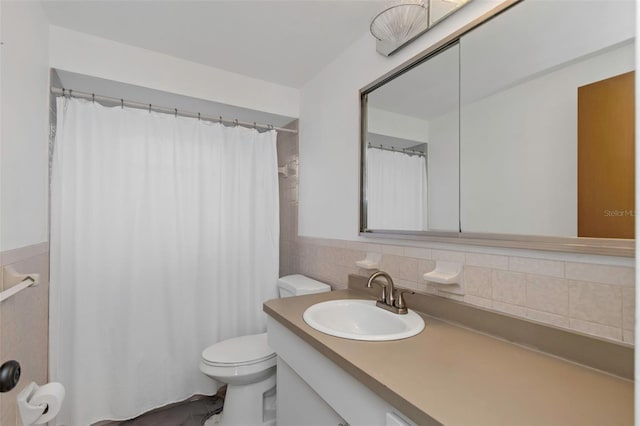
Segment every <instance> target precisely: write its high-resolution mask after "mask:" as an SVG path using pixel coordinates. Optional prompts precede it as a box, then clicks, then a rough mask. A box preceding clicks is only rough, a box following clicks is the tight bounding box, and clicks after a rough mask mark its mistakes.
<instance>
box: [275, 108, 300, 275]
mask: <svg viewBox="0 0 640 426" xmlns="http://www.w3.org/2000/svg"><path fill="white" fill-rule="evenodd" d="M286 127H288V128H290V129H296V130H297V129H298V120H295V121H293V122H292V123H290V124H289V125H288V126H286ZM277 147H278V166H279V167H282V166H285V168H286V169H287V176H286V177H285V176H284V175H282V174H279V178H278V181H279V190H280V276H284V275H289V274H292V273H294V265H293V263H292V260H293V259H295V256H294V255H295V252H294V250H295V246H296V239H297V236H298V135H297V134H293V133H284V132H278V139H277Z"/></svg>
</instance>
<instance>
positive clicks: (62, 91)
mask: <svg viewBox="0 0 640 426" xmlns="http://www.w3.org/2000/svg"><path fill="white" fill-rule="evenodd" d="M51 93H53V94H54V95H62V96H70V97H74V98H82V99H87V100H90V101H94V102H95V101H98V102H112V103H115V104H116V105H121V106H122V107H125V106H128V107H133V108H144V109H148V110H149V111H156V112H164V113H167V114H174V115H176V116H178V115H179V116H181V117H190V118H197V119H200V120H207V121H213V122H216V123H221V124H231V125H234V126H243V127H251V128H254V129H265V130H276V131H278V132H285V133H294V134H297V133H298V131H297V130H293V129H286V128H284V127H275V126H273V125H271V124H260V123H256V122H255V121H254V122H248V121H239V120H238V119H235V120H228V119H225V118H223V117H222V116H221V115H220V116H217V117H216V116H213V115H204V114H200V113H199V112H191V111H184V110H179V109H178V108H168V107H163V106H158V105H152V104H145V103H142V102H135V101H128V100H126V99H121V98H113V97H111V96H102V95H96V94H95V93H87V92H80V91H78V90H72V89H66V88H61V87H52V88H51Z"/></svg>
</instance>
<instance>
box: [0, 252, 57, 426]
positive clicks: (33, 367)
mask: <svg viewBox="0 0 640 426" xmlns="http://www.w3.org/2000/svg"><path fill="white" fill-rule="evenodd" d="M10 269H13V270H14V271H16V272H17V273H23V274H31V273H38V274H40V284H39V285H37V286H34V287H29V288H27V289H25V290H24V291H22V292H20V293H18V294H16V295H15V296H13V297H12V298H10V299H7V300H5V301H4V302H0V363H3V362H5V361H8V360H11V359H15V360H16V361H18V362H19V363H20V365H21V367H22V375H21V377H20V381H19V383H18V386H17V387H16V388H14V389H13V390H11V391H10V392H6V393H1V394H0V425H3V426H4V425H7V426H9V425H19V424H21V423H20V420H19V414H18V411H17V406H16V395H17V394H18V392H20V390H22V388H24V387H25V386H26V385H28V384H29V383H31V382H32V381H33V382H36V383H38V384H44V383H47V382H48V365H49V362H48V355H49V337H48V335H49V246H48V243H42V244H36V245H33V246H28V247H23V248H19V249H16V250H9V251H4V252H2V253H0V291H1V290H7V289H8V288H10V287H12V286H13V285H15V284H16V280H13V279H11V276H10V272H9V270H10Z"/></svg>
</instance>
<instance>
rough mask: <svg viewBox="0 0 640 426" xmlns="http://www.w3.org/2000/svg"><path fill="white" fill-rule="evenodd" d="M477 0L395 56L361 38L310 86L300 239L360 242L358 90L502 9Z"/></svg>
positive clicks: (303, 130)
mask: <svg viewBox="0 0 640 426" xmlns="http://www.w3.org/2000/svg"><path fill="white" fill-rule="evenodd" d="M499 3H500V1H497V0H496V1H489V0H476V1H474V2H471V3H470V4H468V5H467V6H465V7H464V8H463V9H461V10H460V11H459V12H457V13H456V14H455V15H453V16H452V17H450V18H448V19H446V20H445V21H443V22H442V23H440V24H438V25H437V26H436V27H435V28H433V29H432V30H431V31H429V32H428V33H426V34H425V35H423V36H422V37H420V38H419V39H418V40H416V41H415V42H413V43H412V44H410V45H409V46H407V47H406V48H404V49H402V50H401V51H400V52H398V53H396V54H394V55H392V56H391V57H383V56H381V55H379V54H378V53H376V48H375V39H374V38H373V37H371V35H370V34H368V33H367V32H366V29H363V35H362V37H361V38H360V39H359V40H358V41H357V42H355V43H354V44H353V45H351V46H350V47H349V48H348V49H346V50H345V51H344V52H343V53H342V54H341V55H340V56H339V57H337V58H336V59H335V60H334V61H333V62H331V63H330V64H328V65H327V66H326V67H325V68H324V69H322V70H320V71H319V73H318V74H317V75H316V76H315V77H314V78H313V79H312V80H311V81H309V82H308V83H307V84H306V85H305V86H304V87H303V88H302V91H301V105H300V117H301V119H300V210H299V234H300V235H304V236H312V237H324V238H338V239H346V240H354V239H358V228H359V191H360V190H359V161H360V154H359V151H360V148H359V146H360V145H359V129H360V120H359V118H360V110H359V109H360V108H359V107H360V99H359V90H360V89H361V88H362V87H364V86H365V85H367V84H369V83H370V82H372V81H373V80H375V79H376V78H378V77H380V76H381V75H383V74H385V73H386V72H389V71H390V70H392V69H393V68H395V67H397V66H399V65H400V64H402V63H403V62H404V61H406V60H408V59H410V58H411V57H413V56H415V55H416V54H418V53H420V52H421V51H423V50H424V49H426V48H427V47H429V46H430V45H432V44H433V43H435V42H437V41H439V40H441V39H442V38H444V37H445V36H446V35H447V34H450V33H451V32H453V31H455V30H456V29H458V28H460V27H461V26H463V25H465V24H467V23H468V22H470V21H472V20H473V19H475V18H477V17H478V16H480V15H482V14H483V13H485V12H487V11H489V10H490V9H492V8H493V7H495V6H497V5H498V4H499Z"/></svg>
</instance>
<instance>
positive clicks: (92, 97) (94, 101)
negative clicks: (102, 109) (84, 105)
mask: <svg viewBox="0 0 640 426" xmlns="http://www.w3.org/2000/svg"><path fill="white" fill-rule="evenodd" d="M91 102H92V103H94V104H95V103H96V94H95V93H92V94H91Z"/></svg>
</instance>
